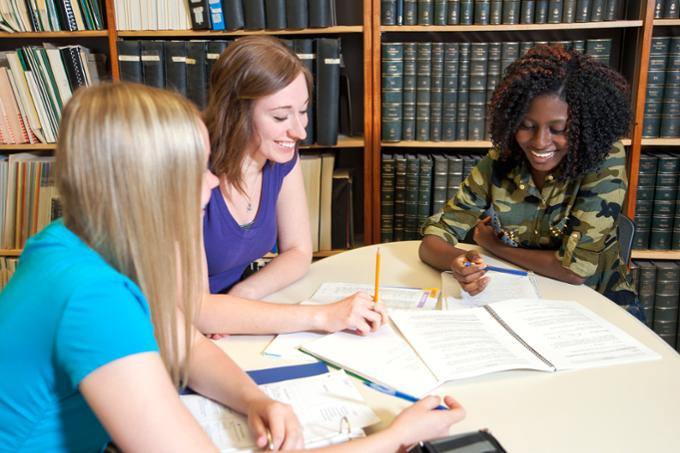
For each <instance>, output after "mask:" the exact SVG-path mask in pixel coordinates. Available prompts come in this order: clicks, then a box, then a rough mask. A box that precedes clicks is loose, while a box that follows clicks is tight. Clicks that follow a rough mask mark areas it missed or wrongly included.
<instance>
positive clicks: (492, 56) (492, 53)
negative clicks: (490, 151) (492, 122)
mask: <svg viewBox="0 0 680 453" xmlns="http://www.w3.org/2000/svg"><path fill="white" fill-rule="evenodd" d="M501 72H502V69H501V43H499V42H492V43H489V59H488V60H487V64H486V104H485V105H488V104H489V102H490V100H491V96H492V95H493V92H494V91H496V87H497V86H498V83H499V82H500V80H501ZM485 130H486V135H487V136H488V135H489V127H488V124H487V123H486V122H485Z"/></svg>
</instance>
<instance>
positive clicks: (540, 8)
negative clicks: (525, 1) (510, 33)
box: [534, 0, 548, 24]
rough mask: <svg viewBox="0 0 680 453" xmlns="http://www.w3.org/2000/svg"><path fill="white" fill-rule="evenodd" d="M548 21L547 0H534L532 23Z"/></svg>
mask: <svg viewBox="0 0 680 453" xmlns="http://www.w3.org/2000/svg"><path fill="white" fill-rule="evenodd" d="M547 22H548V0H536V6H535V10H534V23H535V24H545V23H547Z"/></svg>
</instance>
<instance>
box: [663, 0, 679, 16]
mask: <svg viewBox="0 0 680 453" xmlns="http://www.w3.org/2000/svg"><path fill="white" fill-rule="evenodd" d="M664 3H665V5H664V12H663V18H664V19H678V17H680V0H664Z"/></svg>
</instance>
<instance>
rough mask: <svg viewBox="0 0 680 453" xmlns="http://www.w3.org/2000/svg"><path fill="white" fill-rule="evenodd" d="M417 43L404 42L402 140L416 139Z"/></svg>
mask: <svg viewBox="0 0 680 453" xmlns="http://www.w3.org/2000/svg"><path fill="white" fill-rule="evenodd" d="M416 55H417V50H416V43H414V42H406V43H404V92H403V95H402V115H403V121H402V124H401V138H402V140H415V139H416Z"/></svg>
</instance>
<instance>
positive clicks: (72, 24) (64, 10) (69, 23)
mask: <svg viewBox="0 0 680 453" xmlns="http://www.w3.org/2000/svg"><path fill="white" fill-rule="evenodd" d="M206 1H207V0H206ZM55 3H56V4H57V10H58V14H59V22H60V24H61V28H62V29H64V30H67V31H78V23H77V22H76V15H75V12H74V11H73V6H71V2H70V1H69V0H56V1H55Z"/></svg>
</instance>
